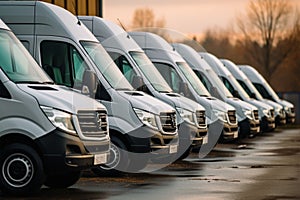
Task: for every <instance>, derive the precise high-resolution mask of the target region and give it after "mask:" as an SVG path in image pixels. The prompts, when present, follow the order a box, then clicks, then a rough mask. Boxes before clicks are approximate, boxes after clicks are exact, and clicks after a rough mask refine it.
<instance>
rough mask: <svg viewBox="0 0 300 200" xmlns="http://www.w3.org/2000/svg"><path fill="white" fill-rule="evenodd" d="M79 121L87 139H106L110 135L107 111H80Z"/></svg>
mask: <svg viewBox="0 0 300 200" xmlns="http://www.w3.org/2000/svg"><path fill="white" fill-rule="evenodd" d="M77 115H78V121H79V126H80V129H81V132H82V134H83V135H84V136H86V137H105V136H106V135H107V133H108V130H107V129H108V125H107V124H108V123H107V114H106V112H105V111H82V110H81V111H79V112H78V114H77Z"/></svg>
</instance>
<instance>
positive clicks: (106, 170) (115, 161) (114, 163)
mask: <svg viewBox="0 0 300 200" xmlns="http://www.w3.org/2000/svg"><path fill="white" fill-rule="evenodd" d="M111 142H112V143H111V145H110V151H109V153H110V154H109V159H108V161H107V163H106V164H105V165H101V166H97V167H95V168H93V169H92V171H93V172H94V173H95V174H96V175H98V176H120V175H121V174H122V172H126V170H127V168H128V165H129V158H128V149H127V147H126V145H125V144H124V143H123V142H122V141H121V140H120V139H119V138H117V137H111Z"/></svg>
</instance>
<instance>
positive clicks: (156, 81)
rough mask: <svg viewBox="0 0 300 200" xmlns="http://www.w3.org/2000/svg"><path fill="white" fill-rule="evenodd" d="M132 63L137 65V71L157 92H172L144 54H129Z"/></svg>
mask: <svg viewBox="0 0 300 200" xmlns="http://www.w3.org/2000/svg"><path fill="white" fill-rule="evenodd" d="M129 53H130V55H131V56H132V58H133V60H134V62H135V63H136V64H137V66H138V67H139V69H140V70H141V71H142V73H143V74H144V76H145V77H146V78H147V79H148V81H149V82H150V84H151V85H152V86H153V87H154V89H155V90H156V91H158V92H167V93H169V92H172V89H171V88H170V86H169V85H168V83H167V82H166V81H165V79H164V78H163V77H162V75H161V74H160V73H159V71H158V70H157V69H156V67H155V66H154V65H153V63H152V62H151V61H150V60H149V58H148V57H147V56H146V54H145V53H144V52H129Z"/></svg>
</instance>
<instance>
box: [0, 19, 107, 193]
mask: <svg viewBox="0 0 300 200" xmlns="http://www.w3.org/2000/svg"><path fill="white" fill-rule="evenodd" d="M0 110H1V112H0V163H1V167H0V170H1V172H0V190H1V191H2V192H4V193H9V194H13V195H22V194H29V193H33V192H36V191H37V190H39V189H40V187H41V185H42V184H45V185H47V186H49V187H68V186H70V185H73V184H74V183H75V182H76V181H77V180H78V179H79V177H80V171H81V170H82V169H85V168H89V167H94V166H97V165H99V164H105V163H106V162H107V157H108V153H109V146H110V139H109V134H108V123H107V114H106V113H107V111H106V109H105V107H104V106H103V105H102V104H100V103H99V102H97V101H95V100H94V99H91V98H89V97H86V96H83V95H81V94H78V93H75V92H73V91H72V90H70V89H69V88H67V87H64V86H58V85H54V84H53V81H52V80H51V79H50V78H49V77H48V76H47V74H46V73H45V72H44V71H43V70H42V69H41V68H40V66H38V64H37V63H36V62H35V61H34V59H33V58H32V57H31V55H30V54H29V53H28V52H27V50H26V49H25V48H24V46H23V45H22V44H21V43H20V41H19V40H18V39H17V38H16V37H15V36H14V35H13V33H12V32H11V30H10V29H9V28H8V27H7V26H6V25H5V24H4V23H3V22H2V21H1V20H0ZM86 123H89V127H87V126H86ZM12 172H13V173H12Z"/></svg>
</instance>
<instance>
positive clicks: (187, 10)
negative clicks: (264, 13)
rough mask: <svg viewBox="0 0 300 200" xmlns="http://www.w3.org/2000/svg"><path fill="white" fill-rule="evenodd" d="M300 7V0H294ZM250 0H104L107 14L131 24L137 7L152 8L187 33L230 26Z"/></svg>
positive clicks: (111, 17)
mask: <svg viewBox="0 0 300 200" xmlns="http://www.w3.org/2000/svg"><path fill="white" fill-rule="evenodd" d="M291 2H292V3H293V4H295V5H297V6H298V8H299V9H300V0H291ZM248 3H249V0H103V17H104V18H105V19H108V20H111V21H113V22H116V23H118V21H117V19H118V18H119V19H120V21H121V22H122V23H123V24H124V25H125V26H129V25H130V24H131V22H132V18H133V13H134V11H135V10H136V9H137V8H150V9H152V10H153V12H154V14H155V17H156V19H160V18H164V19H165V21H166V25H165V26H166V28H170V29H174V30H176V31H179V32H183V33H187V34H201V33H203V32H204V31H205V30H207V29H214V28H227V27H230V26H231V24H232V23H234V20H235V19H236V16H238V15H240V14H243V13H244V12H245V10H246V7H247V5H248Z"/></svg>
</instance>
